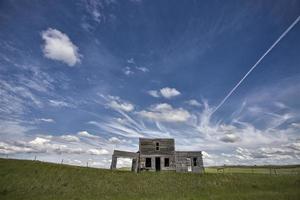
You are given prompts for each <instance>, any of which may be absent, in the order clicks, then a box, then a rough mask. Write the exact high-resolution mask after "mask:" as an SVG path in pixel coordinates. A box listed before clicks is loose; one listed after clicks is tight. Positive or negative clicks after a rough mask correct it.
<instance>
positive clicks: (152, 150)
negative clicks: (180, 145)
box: [140, 138, 175, 155]
mask: <svg viewBox="0 0 300 200" xmlns="http://www.w3.org/2000/svg"><path fill="white" fill-rule="evenodd" d="M157 142H158V143H159V150H156V143H157ZM174 145H175V144H174V139H161V138H157V139H147V138H140V154H141V155H174V151H175V147H174Z"/></svg>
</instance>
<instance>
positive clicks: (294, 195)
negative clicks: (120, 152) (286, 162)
mask: <svg viewBox="0 0 300 200" xmlns="http://www.w3.org/2000/svg"><path fill="white" fill-rule="evenodd" d="M299 188H300V175H299V174H298V175H297V174H294V175H269V174H251V173H237V174H234V173H233V174H231V173H224V174H217V173H207V174H204V175H200V174H187V173H174V172H160V173H153V172H145V173H138V174H136V173H132V172H127V171H110V170H105V169H94V168H86V167H75V166H67V165H59V164H51V163H42V162H37V161H25V160H8V159H0V199H1V200H6V199H7V200H8V199H9V200H14V199H22V200H26V199H39V200H46V199H58V200H60V199H65V200H72V199H74V200H75V199H78V200H79V199H80V200H81V199H91V200H92V199H129V200H135V199H156V200H157V199H172V200H173V199H189V200H191V199H226V200H228V199H230V200H235V199H264V200H268V199H290V200H291V199H295V200H296V199H297V200H298V199H300V190H299Z"/></svg>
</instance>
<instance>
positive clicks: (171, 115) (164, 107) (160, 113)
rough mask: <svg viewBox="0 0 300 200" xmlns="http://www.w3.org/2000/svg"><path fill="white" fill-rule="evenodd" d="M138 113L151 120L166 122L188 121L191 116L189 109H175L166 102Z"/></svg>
mask: <svg viewBox="0 0 300 200" xmlns="http://www.w3.org/2000/svg"><path fill="white" fill-rule="evenodd" d="M138 114H139V115H141V116H142V117H145V118H148V119H151V120H155V121H165V122H186V121H187V120H188V119H189V118H190V116H191V115H190V113H189V112H188V111H187V110H184V109H183V108H178V109H175V108H173V107H172V106H171V105H169V104H166V103H162V104H156V105H153V106H151V107H150V109H149V110H142V111H140V112H138Z"/></svg>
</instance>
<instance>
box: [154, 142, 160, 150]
mask: <svg viewBox="0 0 300 200" xmlns="http://www.w3.org/2000/svg"><path fill="white" fill-rule="evenodd" d="M155 149H156V151H159V142H156V144H155Z"/></svg>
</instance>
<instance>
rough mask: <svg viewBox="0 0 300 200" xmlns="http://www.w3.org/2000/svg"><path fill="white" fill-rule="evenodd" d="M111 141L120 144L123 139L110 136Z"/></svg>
mask: <svg viewBox="0 0 300 200" xmlns="http://www.w3.org/2000/svg"><path fill="white" fill-rule="evenodd" d="M108 141H109V142H110V143H112V144H119V143H121V142H122V141H121V140H120V139H119V138H117V137H111V138H109V140H108Z"/></svg>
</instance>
